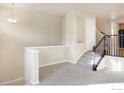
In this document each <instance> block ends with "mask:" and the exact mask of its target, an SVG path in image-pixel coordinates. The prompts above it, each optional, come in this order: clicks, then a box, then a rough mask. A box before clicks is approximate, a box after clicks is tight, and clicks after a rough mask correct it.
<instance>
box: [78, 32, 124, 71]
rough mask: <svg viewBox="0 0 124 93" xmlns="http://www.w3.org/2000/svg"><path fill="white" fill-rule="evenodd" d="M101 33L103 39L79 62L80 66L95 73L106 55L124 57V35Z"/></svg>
mask: <svg viewBox="0 0 124 93" xmlns="http://www.w3.org/2000/svg"><path fill="white" fill-rule="evenodd" d="M101 33H102V34H103V37H102V38H101V39H100V40H99V42H98V43H97V44H96V46H94V47H93V50H92V51H88V52H86V53H84V55H82V56H81V58H80V59H79V60H78V64H80V65H82V66H84V67H87V68H90V69H92V70H93V71H96V70H97V67H98V65H99V63H100V62H101V60H102V58H103V57H104V56H105V55H109V56H117V57H124V35H120V34H117V35H106V34H105V33H103V32H101ZM122 41H123V42H122Z"/></svg>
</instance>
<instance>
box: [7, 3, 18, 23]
mask: <svg viewBox="0 0 124 93" xmlns="http://www.w3.org/2000/svg"><path fill="white" fill-rule="evenodd" d="M11 9H12V12H11V18H8V22H9V23H11V24H15V23H17V19H16V18H15V4H14V3H12V4H11Z"/></svg>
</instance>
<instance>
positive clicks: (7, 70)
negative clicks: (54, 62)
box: [0, 4, 61, 83]
mask: <svg viewBox="0 0 124 93" xmlns="http://www.w3.org/2000/svg"><path fill="white" fill-rule="evenodd" d="M18 5H20V4H17V5H16V10H17V11H16V16H17V18H18V23H17V24H10V23H8V21H7V19H8V17H10V14H9V13H10V12H9V11H7V10H9V9H8V8H9V7H8V8H7V9H6V10H4V12H0V13H1V14H0V24H1V25H0V83H1V82H5V81H9V80H13V79H17V78H20V77H24V47H28V46H41V45H59V44H61V36H60V35H61V31H60V18H58V17H55V16H51V15H47V14H45V13H42V11H39V10H35V9H34V8H33V7H31V6H30V5H29V6H30V8H29V7H26V8H25V7H20V8H18ZM22 8H23V9H22Z"/></svg>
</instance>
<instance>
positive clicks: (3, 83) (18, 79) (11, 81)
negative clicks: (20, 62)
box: [0, 77, 25, 85]
mask: <svg viewBox="0 0 124 93" xmlns="http://www.w3.org/2000/svg"><path fill="white" fill-rule="evenodd" d="M20 80H25V79H24V77H21V78H17V79H14V80H10V81H7V82H2V83H0V85H7V84H10V83H13V82H17V81H20Z"/></svg>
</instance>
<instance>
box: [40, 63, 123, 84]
mask: <svg viewBox="0 0 124 93" xmlns="http://www.w3.org/2000/svg"><path fill="white" fill-rule="evenodd" d="M123 82H124V73H123V72H111V71H106V70H105V69H103V70H99V71H96V72H93V71H92V70H91V69H88V68H85V67H83V66H81V65H78V64H76V65H75V64H71V63H61V64H57V65H52V66H47V67H41V68H40V85H89V84H105V83H123Z"/></svg>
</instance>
